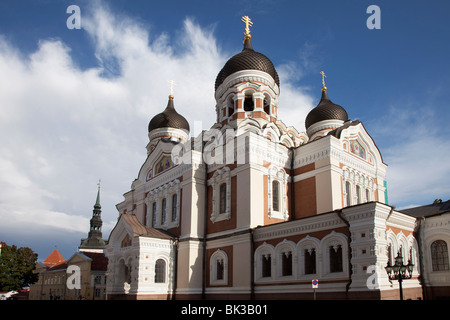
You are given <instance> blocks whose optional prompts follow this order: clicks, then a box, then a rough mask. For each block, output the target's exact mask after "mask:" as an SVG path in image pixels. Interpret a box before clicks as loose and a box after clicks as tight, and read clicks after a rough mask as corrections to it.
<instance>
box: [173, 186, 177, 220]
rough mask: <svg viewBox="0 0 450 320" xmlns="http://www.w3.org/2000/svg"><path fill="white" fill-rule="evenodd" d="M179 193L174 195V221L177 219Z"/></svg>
mask: <svg viewBox="0 0 450 320" xmlns="http://www.w3.org/2000/svg"><path fill="white" fill-rule="evenodd" d="M177 198H178V197H177V194H176V193H175V194H174V195H172V221H176V220H177V200H178V199H177Z"/></svg>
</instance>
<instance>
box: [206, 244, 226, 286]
mask: <svg viewBox="0 0 450 320" xmlns="http://www.w3.org/2000/svg"><path fill="white" fill-rule="evenodd" d="M209 281H210V284H211V285H226V284H228V255H227V253H226V252H225V251H223V250H221V249H217V250H216V251H215V252H214V253H213V254H212V255H211V257H210V259H209Z"/></svg>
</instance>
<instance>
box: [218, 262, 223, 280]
mask: <svg viewBox="0 0 450 320" xmlns="http://www.w3.org/2000/svg"><path fill="white" fill-rule="evenodd" d="M223 267H224V266H223V259H217V260H216V280H223V272H224V268H223Z"/></svg>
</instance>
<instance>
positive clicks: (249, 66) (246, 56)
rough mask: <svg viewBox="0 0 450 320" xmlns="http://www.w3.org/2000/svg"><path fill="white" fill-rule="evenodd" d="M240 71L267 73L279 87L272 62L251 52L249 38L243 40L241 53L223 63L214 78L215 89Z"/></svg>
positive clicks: (257, 53) (261, 55)
mask: <svg viewBox="0 0 450 320" xmlns="http://www.w3.org/2000/svg"><path fill="white" fill-rule="evenodd" d="M242 70H259V71H263V72H266V73H268V74H269V75H270V76H271V77H272V78H273V80H275V83H276V84H277V85H278V87H279V86H280V79H279V78H278V73H277V71H276V70H275V67H274V66H273V63H272V61H270V59H269V58H267V57H266V56H265V55H263V54H262V53H259V52H256V51H255V50H253V47H252V43H251V40H250V38H246V39H245V40H244V48H243V49H242V51H241V52H240V53H238V54H236V55H234V56H233V57H231V58H230V59H229V60H228V61H227V63H225V65H224V67H223V68H222V70H220V72H219V74H218V75H217V78H216V84H215V89H216V90H217V88H218V87H219V86H220V85H221V84H222V83H223V82H224V81H225V79H226V78H227V77H228V76H230V75H231V74H233V73H235V72H238V71H242Z"/></svg>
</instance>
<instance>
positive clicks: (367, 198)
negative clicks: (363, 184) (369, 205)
mask: <svg viewBox="0 0 450 320" xmlns="http://www.w3.org/2000/svg"><path fill="white" fill-rule="evenodd" d="M366 201H367V202H369V201H370V190H369V189H366Z"/></svg>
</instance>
